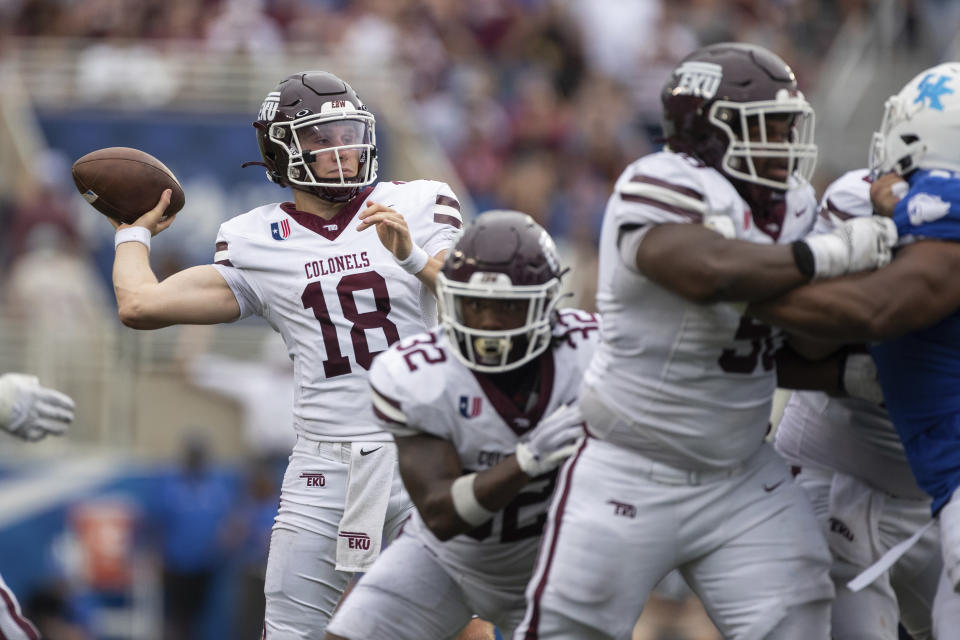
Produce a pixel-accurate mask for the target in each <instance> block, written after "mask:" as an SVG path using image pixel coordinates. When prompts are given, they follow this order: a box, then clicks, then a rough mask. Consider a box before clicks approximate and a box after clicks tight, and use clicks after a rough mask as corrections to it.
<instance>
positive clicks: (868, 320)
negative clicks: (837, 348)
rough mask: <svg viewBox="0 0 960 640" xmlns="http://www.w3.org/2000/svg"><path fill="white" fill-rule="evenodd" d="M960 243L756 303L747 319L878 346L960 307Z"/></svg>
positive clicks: (911, 252)
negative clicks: (757, 319)
mask: <svg viewBox="0 0 960 640" xmlns="http://www.w3.org/2000/svg"><path fill="white" fill-rule="evenodd" d="M958 274H960V243H957V242H941V241H935V240H922V241H918V242H915V243H913V244H910V245H907V246H906V247H904V248H903V249H901V250H900V251H899V252H898V253H897V255H896V258H895V259H894V260H893V262H891V263H890V264H889V265H888V266H886V267H884V268H882V269H878V270H877V271H872V272H869V273H863V274H857V275H853V276H845V277H843V278H837V279H834V280H825V281H823V282H817V283H814V284H810V285H808V286H804V287H800V288H798V289H794V290H792V291H790V292H788V293H785V294H783V295H781V296H780V297H778V298H775V299H773V300H769V301H765V302H754V303H751V304H750V305H749V306H748V307H747V311H746V313H747V315H751V316H754V317H756V318H759V319H761V320H763V321H764V322H767V323H769V324H773V325H777V326H779V327H781V328H783V329H786V330H787V331H789V332H791V333H796V334H802V335H808V336H811V337H815V338H826V339H833V340H843V341H848V342H856V341H860V342H863V341H876V340H884V339H887V338H892V337H896V336H899V335H903V334H905V333H909V332H910V331H916V330H919V329H923V328H925V327H929V326H931V325H933V324H936V323H937V322H939V321H941V320H943V319H944V318H945V317H947V316H948V315H950V314H951V313H953V312H954V311H956V310H957V309H958V308H960V275H958Z"/></svg>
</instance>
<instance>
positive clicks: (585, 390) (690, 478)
mask: <svg viewBox="0 0 960 640" xmlns="http://www.w3.org/2000/svg"><path fill="white" fill-rule="evenodd" d="M579 404H580V411H581V412H582V413H583V416H584V417H585V418H586V419H587V431H588V433H589V434H590V435H591V436H593V437H595V438H598V439H600V440H604V441H606V442H609V443H610V444H612V445H616V446H619V447H621V448H624V449H627V450H629V451H631V452H632V453H633V454H634V455H636V456H638V457H640V458H642V459H643V461H642V462H641V463H640V466H639V468H638V471H639V473H640V474H641V475H643V476H645V477H647V478H649V479H651V480H653V481H654V482H659V483H661V484H676V485H700V484H704V483H708V482H714V481H716V480H722V479H724V478H730V477H732V476H735V475H737V474H739V473H741V472H742V471H743V469H744V464H743V463H739V464H735V465H732V466H729V467H721V468H717V469H683V468H680V467H678V466H676V465H675V464H670V463H668V462H661V461H659V460H657V459H655V458H654V456H656V455H658V454H659V451H656V452H655V451H654V449H659V447H658V445H657V444H656V442H654V441H650V440H645V441H643V442H642V443H641V442H640V441H641V440H642V438H641V437H636V438H632V437H631V436H632V435H633V434H637V433H640V431H641V430H642V429H643V426H642V425H638V424H637V423H634V422H631V421H630V420H627V419H626V418H624V417H623V416H621V415H619V414H618V413H617V412H616V411H614V410H613V409H611V408H610V407H608V406H607V405H606V404H605V403H604V402H603V401H602V400H601V399H600V398H599V397H597V394H596V392H595V391H594V390H593V389H591V388H590V387H589V386H587V385H584V386H583V387H581V390H580V399H579ZM635 444H640V445H641V446H639V447H636V446H633V445H635ZM658 457H659V456H658ZM670 462H673V461H670Z"/></svg>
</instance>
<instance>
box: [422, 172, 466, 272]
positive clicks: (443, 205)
mask: <svg viewBox="0 0 960 640" xmlns="http://www.w3.org/2000/svg"><path fill="white" fill-rule="evenodd" d="M439 185H440V188H439V189H437V195H436V199H435V201H434V204H433V207H432V214H433V219H432V221H431V223H430V224H429V226H428V228H427V232H426V237H425V238H423V240H422V241H421V242H420V243H419V244H420V246H421V247H422V248H423V250H424V251H426V252H427V255H428V256H430V257H431V258H432V257H433V256H435V255H437V254H438V253H440V252H441V251H445V250H447V251H449V250H450V248H451V247H453V245H454V244H456V242H457V240H458V239H459V238H460V234H461V233H462V232H463V216H462V215H461V213H460V201H459V200H457V196H456V195H455V194H454V193H453V190H452V189H451V188H450V186H449V185H448V184H447V183H445V182H441V183H439Z"/></svg>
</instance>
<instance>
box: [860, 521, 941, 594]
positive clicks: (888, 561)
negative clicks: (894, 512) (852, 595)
mask: <svg viewBox="0 0 960 640" xmlns="http://www.w3.org/2000/svg"><path fill="white" fill-rule="evenodd" d="M934 522H936V520H930V521H929V522H927V524H925V525H923V526H922V527H920V528H919V529H917V532H916V533H914V534H913V535H912V536H910V537H909V538H907V539H906V540H904V541H902V542H898V543H897V544H895V545H893V546H892V547H890V549H889V550H888V551H887V552H886V553H885V554H883V556H882V557H881V558H880V559H879V560H877V561H876V562H874V563H873V564H872V565H870V566H869V567H867V568H866V569H865V570H863V571H862V572H860V575H858V576H857V577H855V578H854V579H853V580H851V581H850V582H848V583H847V588H848V589H850V591H860V590H861V589H863V588H864V587H866V586H867V585H869V584H870V583H871V582H873V581H874V580H876V579H877V578H879V577H880V576H881V575H882V574H883V573H884V572H885V571H887V570H888V569H890V567H892V566H893V565H894V564H896V562H897V560H899V559H900V558H901V556H903V554H905V553H906V552H907V551H909V550H910V547H912V546H913V545H915V544H917V540H919V539H920V538H922V537H923V534H925V533H926V532H927V529H929V528H930V527H932V526H933V523H934Z"/></svg>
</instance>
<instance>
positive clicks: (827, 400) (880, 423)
mask: <svg viewBox="0 0 960 640" xmlns="http://www.w3.org/2000/svg"><path fill="white" fill-rule="evenodd" d="M870 215H873V204H871V202H870V172H869V170H867V169H857V170H854V171H849V172H847V173H845V174H844V175H842V176H841V177H840V178H838V179H837V180H835V181H834V182H833V183H832V184H831V185H830V186H829V187H827V189H826V191H824V192H823V198H822V199H821V201H820V216H819V217H818V219H817V224H816V228H815V232H817V233H826V232H828V231H830V230H832V229H833V227H834V224H835V223H837V222H839V221H842V220H848V219H850V218H853V217H856V216H870ZM775 445H776V448H777V451H779V452H780V453H781V454H782V455H783V456H784V457H786V458H787V459H788V460H790V461H791V462H795V463H799V464H801V465H802V464H804V463H806V464H815V465H818V466H821V467H827V468H830V469H835V470H837V471H840V472H842V473H846V474H848V475H852V476H856V477H858V478H861V479H863V480H865V481H867V482H868V483H870V484H872V485H873V486H874V487H876V488H878V489H881V490H883V491H886V492H887V493H891V494H894V495H897V496H900V497H904V498H917V499H921V498H923V497H924V496H925V494H924V493H923V491H922V490H921V489H920V487H918V486H917V482H916V480H915V479H914V477H913V473H912V472H911V471H910V465H909V464H908V463H907V458H906V454H905V453H904V451H903V444H902V443H901V442H900V437H899V436H898V435H897V431H896V429H895V428H894V426H893V423H892V422H891V421H890V416H889V415H888V414H887V411H886V409H884V408H882V407H879V406H877V405H875V404H873V403H871V402H867V401H866V400H859V399H857V398H831V397H830V396H828V395H827V394H825V393H821V392H818V391H794V392H793V393H792V394H791V395H790V400H789V401H788V402H787V406H786V408H785V409H784V412H783V417H782V418H781V420H780V423H779V425H778V426H777V434H776V440H775Z"/></svg>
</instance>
